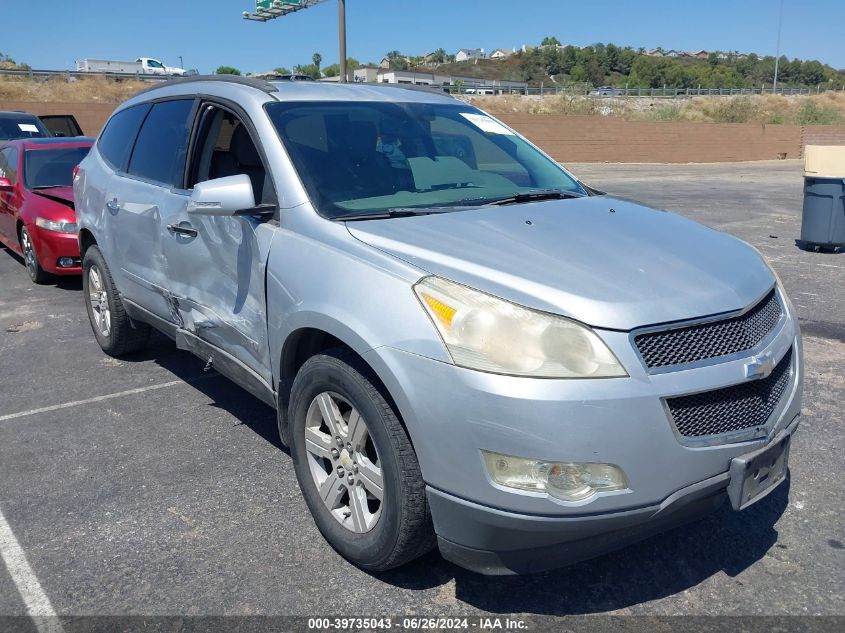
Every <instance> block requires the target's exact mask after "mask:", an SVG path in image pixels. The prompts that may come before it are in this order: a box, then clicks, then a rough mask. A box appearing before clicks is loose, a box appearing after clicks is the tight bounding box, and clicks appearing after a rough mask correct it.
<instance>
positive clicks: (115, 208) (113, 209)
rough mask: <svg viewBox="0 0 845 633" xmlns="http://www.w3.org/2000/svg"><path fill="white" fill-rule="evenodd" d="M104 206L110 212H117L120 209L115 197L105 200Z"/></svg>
mask: <svg viewBox="0 0 845 633" xmlns="http://www.w3.org/2000/svg"><path fill="white" fill-rule="evenodd" d="M106 208H107V209H108V210H109V211H111V212H112V213H117V212H118V211H120V204H119V203H118V201H117V198H115V199H114V200H109V201H108V202H106Z"/></svg>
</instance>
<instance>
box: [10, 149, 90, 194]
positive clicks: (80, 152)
mask: <svg viewBox="0 0 845 633" xmlns="http://www.w3.org/2000/svg"><path fill="white" fill-rule="evenodd" d="M89 149H90V148H89V147H62V148H54V149H31V150H27V151H26V153H25V158H24V182H25V183H26V186H27V188H28V189H41V188H44V187H69V186H70V185H71V184H73V168H74V167H76V166H77V165H78V164H79V163H81V162H82V159H83V158H85V156H86V155H87V154H88V150H89Z"/></svg>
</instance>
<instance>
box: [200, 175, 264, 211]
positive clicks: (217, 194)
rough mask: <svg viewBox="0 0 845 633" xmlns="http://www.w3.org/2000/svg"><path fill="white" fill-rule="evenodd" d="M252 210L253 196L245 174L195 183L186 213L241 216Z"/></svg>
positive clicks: (253, 206) (253, 207)
mask: <svg viewBox="0 0 845 633" xmlns="http://www.w3.org/2000/svg"><path fill="white" fill-rule="evenodd" d="M252 209H255V194H254V193H253V191H252V181H251V180H250V179H249V176H247V175H246V174H239V175H237V176H226V177H225V178H215V179H213V180H206V181H205V182H200V183H197V184H196V185H194V190H193V192H192V193H191V197H190V199H189V200H188V213H193V214H196V215H220V216H227V215H241V214H243V212H246V213H249V212H250V211H251V210H252ZM252 212H253V213H255V211H252Z"/></svg>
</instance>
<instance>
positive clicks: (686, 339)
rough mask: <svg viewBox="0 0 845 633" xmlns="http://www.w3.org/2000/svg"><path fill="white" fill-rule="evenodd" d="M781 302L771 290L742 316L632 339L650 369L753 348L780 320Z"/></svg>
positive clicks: (652, 333) (650, 333)
mask: <svg viewBox="0 0 845 633" xmlns="http://www.w3.org/2000/svg"><path fill="white" fill-rule="evenodd" d="M782 314H783V309H782V308H781V305H780V301H778V298H777V296H776V294H775V291H774V290H772V291H771V292H770V293H769V294H767V295H766V296H765V297H764V298H763V299H761V300H760V302H759V303H758V304H757V305H755V306H754V307H753V308H751V309H750V310H749V311H748V312H746V313H745V314H741V315H739V316H735V317H730V318H727V319H721V320H719V321H709V322H707V323H699V324H696V325H690V326H687V327H679V328H674V329H671V330H661V331H659V332H646V333H644V334H638V335H636V336H635V337H634V343H635V344H636V346H637V349H638V350H639V351H640V355H641V356H642V358H643V360H644V361H645V364H646V366H647V367H649V369H654V368H657V367H667V366H670V365H682V364H685V363H694V362H696V361H701V360H706V359H709V358H717V357H719V356H727V355H729V354H735V353H737V352H744V351H747V350H750V349H753V348H754V347H756V346H757V345H758V344H759V343H760V341H762V340H763V339H764V338H765V337H766V335H767V334H768V333H769V332H770V331H771V330H772V328H773V327H774V326H775V325H776V324H777V322H778V321H779V320H780V317H781V315H782Z"/></svg>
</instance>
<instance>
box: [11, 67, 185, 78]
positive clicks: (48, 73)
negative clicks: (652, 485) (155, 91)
mask: <svg viewBox="0 0 845 633" xmlns="http://www.w3.org/2000/svg"><path fill="white" fill-rule="evenodd" d="M0 76H6V77H23V78H25V79H51V78H55V79H61V78H65V79H67V80H76V79H86V78H90V77H105V78H106V79H114V80H120V79H134V80H137V81H167V80H168V79H172V77H170V76H166V75H148V74H145V73H140V72H139V73H113V72H93V71H88V72H86V71H78V70H34V69H27V70H9V69H5V68H4V69H0Z"/></svg>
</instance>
